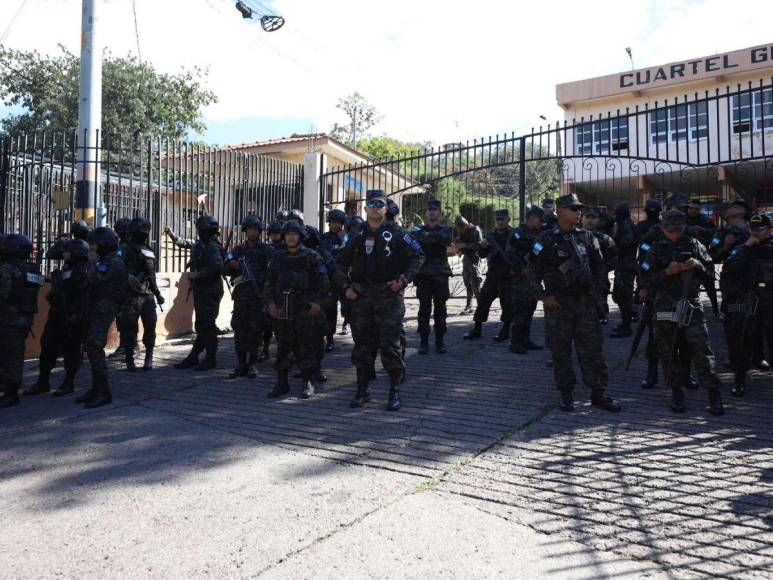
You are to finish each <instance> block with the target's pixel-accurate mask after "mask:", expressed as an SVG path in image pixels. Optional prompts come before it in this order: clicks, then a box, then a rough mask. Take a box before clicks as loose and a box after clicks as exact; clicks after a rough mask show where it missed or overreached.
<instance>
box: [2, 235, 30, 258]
mask: <svg viewBox="0 0 773 580" xmlns="http://www.w3.org/2000/svg"><path fill="white" fill-rule="evenodd" d="M31 253H32V241H31V240H30V239H29V238H28V237H27V236H24V235H22V234H8V235H7V236H5V237H4V238H2V241H0V254H2V255H3V256H5V257H7V258H28V257H29V255H30V254H31Z"/></svg>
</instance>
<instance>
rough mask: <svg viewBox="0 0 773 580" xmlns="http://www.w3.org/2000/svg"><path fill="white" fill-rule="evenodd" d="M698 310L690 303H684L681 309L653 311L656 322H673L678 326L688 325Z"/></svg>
mask: <svg viewBox="0 0 773 580" xmlns="http://www.w3.org/2000/svg"><path fill="white" fill-rule="evenodd" d="M698 310H700V309H699V308H698V307H696V306H693V305H692V304H685V305H684V307H683V308H681V309H679V308H677V309H675V310H665V311H660V312H655V320H657V321H658V322H673V323H675V324H678V325H679V326H689V324H690V322H691V321H692V317H693V315H694V314H695V312H696V311H698ZM701 312H702V310H701Z"/></svg>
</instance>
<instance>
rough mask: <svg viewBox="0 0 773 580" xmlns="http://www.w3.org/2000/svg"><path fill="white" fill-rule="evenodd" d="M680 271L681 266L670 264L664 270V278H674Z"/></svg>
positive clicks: (676, 263)
mask: <svg viewBox="0 0 773 580" xmlns="http://www.w3.org/2000/svg"><path fill="white" fill-rule="evenodd" d="M681 271H682V264H680V263H679V262H671V263H670V264H669V265H668V268H666V276H676V275H677V274H679V273H680V272H681Z"/></svg>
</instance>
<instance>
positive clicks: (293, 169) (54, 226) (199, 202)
mask: <svg viewBox="0 0 773 580" xmlns="http://www.w3.org/2000/svg"><path fill="white" fill-rule="evenodd" d="M78 137H79V136H78V135H77V134H76V133H75V132H64V131H56V132H54V131H52V132H45V133H39V134H34V135H23V136H15V137H7V136H6V137H4V138H0V227H2V229H3V231H5V232H17V233H22V234H25V235H27V236H29V237H30V238H31V239H32V240H33V243H34V245H35V248H36V259H37V261H38V262H40V263H41V264H42V265H43V267H44V269H48V268H50V265H48V264H44V263H43V262H44V261H43V260H42V256H43V254H44V253H45V251H46V250H47V249H48V248H49V247H50V246H51V245H52V244H53V243H54V242H55V241H56V239H57V237H58V236H59V235H60V234H62V233H66V232H67V231H68V230H69V225H70V223H71V221H72V220H73V219H79V218H81V217H82V216H84V215H85V214H84V212H83V209H82V206H83V205H84V204H83V203H82V202H83V200H79V199H78V198H77V187H76V185H77V181H78V175H79V174H80V172H86V169H88V168H87V167H84V165H85V163H84V162H82V161H79V160H81V159H86V158H87V157H86V155H85V153H86V150H87V149H89V148H90V147H89V146H88V145H83V144H84V143H85V140H84V139H83V138H81V139H79V138H78ZM99 141H100V142H99V145H98V147H97V151H96V153H97V155H96V159H98V167H97V171H96V173H97V175H99V180H98V187H97V189H96V191H92V192H90V193H89V194H87V195H92V196H95V197H94V198H93V199H92V200H91V201H92V203H90V204H86V205H91V206H99V207H101V211H102V212H103V215H104V216H105V222H106V223H107V224H108V225H111V224H113V223H114V222H115V221H116V220H117V219H118V218H121V217H127V218H133V217H137V216H143V217H146V218H148V219H149V220H150V221H151V223H152V225H153V228H152V231H151V239H150V243H151V244H152V245H153V246H154V247H155V250H156V252H157V253H158V255H159V257H160V259H159V268H160V270H161V271H165V272H180V271H183V270H184V269H185V263H186V261H187V250H180V249H179V248H176V247H174V246H173V245H172V244H169V243H167V242H166V241H165V238H164V237H163V236H162V232H163V228H164V226H169V227H170V228H172V229H173V230H174V231H175V232H177V233H178V234H179V235H181V236H185V237H195V221H196V218H197V217H198V216H199V215H202V214H212V215H214V216H215V217H216V218H217V219H218V221H219V222H220V224H221V228H222V230H223V239H225V238H226V237H227V236H228V235H229V234H230V232H231V231H235V236H234V237H236V238H238V234H239V233H240V228H239V224H240V223H241V221H242V219H243V217H244V216H245V215H247V214H248V213H250V212H252V213H255V214H257V215H259V216H261V217H263V218H267V219H270V218H271V216H273V215H274V213H275V212H276V211H277V210H279V209H290V208H299V209H303V208H302V203H303V165H301V164H297V163H292V162H289V161H284V160H280V159H276V158H273V157H269V156H262V155H254V154H245V153H241V152H239V151H236V150H232V149H223V148H213V147H208V146H205V145H199V144H195V143H188V142H184V141H177V140H170V139H160V138H155V139H154V138H140V137H136V138H130V139H126V138H121V137H110V136H104V137H102V138H101V139H100V140H99ZM98 211H100V210H98Z"/></svg>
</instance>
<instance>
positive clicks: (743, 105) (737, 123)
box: [731, 89, 773, 133]
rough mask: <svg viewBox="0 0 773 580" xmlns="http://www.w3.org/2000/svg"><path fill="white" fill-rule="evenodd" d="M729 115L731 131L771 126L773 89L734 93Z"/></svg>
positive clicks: (760, 129) (768, 127)
mask: <svg viewBox="0 0 773 580" xmlns="http://www.w3.org/2000/svg"><path fill="white" fill-rule="evenodd" d="M731 117H732V124H733V133H747V132H749V131H751V130H752V127H753V128H754V130H755V131H762V130H763V129H770V128H773V89H766V90H764V91H752V92H749V93H743V94H740V95H734V96H733V98H732V106H731Z"/></svg>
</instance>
